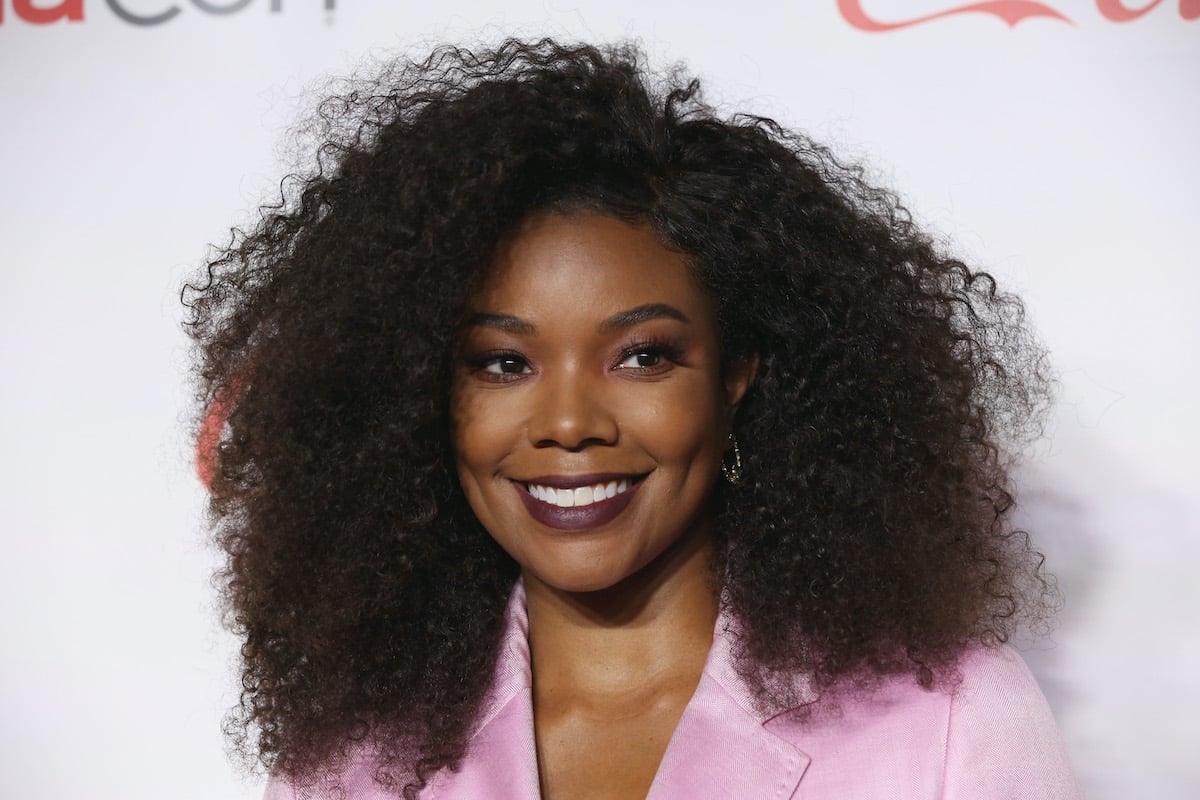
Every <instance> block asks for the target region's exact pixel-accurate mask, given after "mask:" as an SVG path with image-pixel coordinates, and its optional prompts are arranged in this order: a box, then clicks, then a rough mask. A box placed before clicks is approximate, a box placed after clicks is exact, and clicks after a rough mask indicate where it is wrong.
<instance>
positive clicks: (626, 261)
mask: <svg viewBox="0 0 1200 800" xmlns="http://www.w3.org/2000/svg"><path fill="white" fill-rule="evenodd" d="M648 303H666V304H669V305H672V306H676V307H679V308H680V309H681V310H683V311H685V313H687V314H688V316H689V317H691V316H692V315H693V314H695V315H697V316H699V317H701V318H705V319H710V318H712V317H713V315H714V310H713V303H712V298H711V297H710V295H709V292H708V291H707V290H706V289H705V288H704V287H703V286H702V285H701V284H700V282H699V281H698V280H697V279H696V276H695V274H694V272H693V270H692V268H691V266H690V265H689V264H688V260H687V257H686V256H684V255H683V254H681V253H678V252H676V251H674V250H671V249H669V248H667V247H665V246H664V245H663V244H662V243H661V242H660V241H659V239H658V236H657V235H656V234H655V232H654V229H653V228H651V227H650V226H649V225H648V224H634V223H629V222H625V221H623V220H620V219H617V218H615V217H611V216H607V215H604V214H600V213H595V212H586V213H576V214H570V215H563V214H545V215H539V216H535V217H532V218H531V219H529V220H527V221H526V222H525V223H524V224H523V225H522V226H521V227H520V228H518V229H517V230H516V231H515V232H514V233H513V234H511V235H509V236H508V237H506V238H505V239H504V240H503V241H502V242H501V243H500V246H499V247H498V248H497V250H496V254H495V256H494V258H493V260H492V263H491V264H490V266H489V268H488V270H487V272H486V274H485V275H484V277H483V280H482V282H481V284H480V286H479V288H478V290H477V291H476V292H475V293H474V294H473V296H472V298H471V303H470V306H471V310H473V311H491V312H503V313H506V314H513V315H516V316H520V317H523V318H528V319H531V321H536V320H534V319H533V318H536V317H542V316H559V315H573V316H587V315H589V314H594V315H598V316H607V315H609V314H611V313H615V312H617V311H621V310H625V309H628V308H633V307H636V306H640V305H645V304H648ZM692 318H693V319H695V317H692Z"/></svg>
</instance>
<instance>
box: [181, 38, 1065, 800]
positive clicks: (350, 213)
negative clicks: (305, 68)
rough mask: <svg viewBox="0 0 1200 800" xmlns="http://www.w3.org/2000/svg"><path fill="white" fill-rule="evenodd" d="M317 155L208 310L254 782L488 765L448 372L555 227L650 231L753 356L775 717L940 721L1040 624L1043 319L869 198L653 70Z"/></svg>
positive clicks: (548, 82) (398, 92)
mask: <svg viewBox="0 0 1200 800" xmlns="http://www.w3.org/2000/svg"><path fill="white" fill-rule="evenodd" d="M316 123H317V124H316V127H315V128H314V130H316V131H317V132H318V134H319V135H320V139H319V141H320V146H319V148H318V150H317V159H316V167H315V170H314V172H313V174H311V175H309V176H307V177H302V178H294V179H293V180H292V181H291V182H290V183H287V184H285V186H286V187H290V188H285V190H284V192H283V196H282V199H281V200H280V202H279V203H278V204H277V205H273V206H270V207H267V208H266V209H264V211H263V214H262V218H261V221H260V222H259V223H258V224H257V225H256V226H255V227H254V228H253V229H252V230H249V231H241V232H237V233H235V236H234V238H233V240H232V242H231V243H230V244H229V245H228V246H227V247H225V248H223V249H221V250H220V252H219V253H218V254H217V255H216V257H215V258H214V259H213V260H212V261H211V263H209V264H208V266H207V273H206V277H205V278H204V279H202V280H199V281H196V282H195V285H189V286H187V287H185V289H184V299H185V303H186V305H187V307H188V309H189V311H190V313H189V316H188V320H187V322H186V325H187V327H188V330H189V332H190V333H191V335H192V336H193V337H194V339H195V341H196V342H197V353H198V365H197V368H196V371H197V374H198V376H199V382H200V394H201V397H200V400H201V403H202V407H203V408H206V409H208V412H207V413H208V414H209V415H210V419H209V422H208V425H209V429H210V430H209V434H210V435H211V433H212V430H211V428H212V425H213V420H212V418H211V416H212V415H213V414H216V415H217V416H218V417H220V418H221V421H222V424H224V423H227V424H226V425H225V428H224V433H223V435H222V436H221V439H220V443H219V446H215V445H214V446H213V447H212V448H211V452H208V453H207V455H206V456H205V459H207V463H208V465H209V467H210V468H211V470H212V475H211V478H212V480H211V487H210V488H211V490H212V500H211V513H212V516H213V520H214V525H215V528H216V536H217V541H218V542H219V543H220V545H221V546H222V547H223V548H224V550H225V552H226V553H227V555H228V564H227V568H226V569H225V570H224V572H223V573H222V578H223V579H224V581H223V586H224V593H225V599H226V601H227V603H228V609H229V618H230V621H231V624H232V626H233V627H234V629H235V630H236V631H237V632H238V633H240V634H241V635H242V636H243V637H244V645H243V646H242V658H243V677H242V685H243V692H242V697H241V703H240V706H239V709H238V710H237V711H236V712H235V714H234V716H233V717H232V718H231V731H232V733H233V735H234V736H235V740H236V742H237V744H238V745H239V746H240V747H241V748H242V750H243V752H246V753H249V754H252V755H256V756H257V758H258V759H259V760H260V761H261V763H262V764H264V765H265V766H266V767H267V768H269V769H271V770H274V771H275V772H277V773H279V774H285V775H289V776H292V777H308V778H311V777H313V776H314V775H315V774H318V773H320V772H321V771H322V770H328V769H331V768H332V767H331V766H330V765H336V764H337V763H339V759H342V758H344V757H345V756H346V754H347V752H349V751H350V750H352V749H353V748H354V747H362V746H366V745H365V744H363V743H366V742H369V743H370V747H371V748H372V752H373V753H374V754H375V755H376V756H377V757H378V760H379V763H380V764H381V765H382V767H381V769H380V770H379V772H378V774H377V777H378V778H379V779H380V780H382V781H384V782H385V783H387V782H388V780H389V779H390V781H391V782H392V786H393V788H394V789H396V790H397V791H399V790H400V789H401V788H402V787H403V786H404V785H405V783H406V782H407V789H406V790H405V791H406V793H407V795H408V796H415V793H416V791H417V789H418V787H420V786H422V785H424V782H425V781H426V779H427V778H428V777H429V776H430V775H432V773H433V772H435V771H436V770H438V769H440V768H443V767H447V766H453V765H455V764H456V763H457V762H458V760H459V759H460V758H461V756H462V755H463V752H464V747H465V739H466V737H467V735H468V733H469V730H470V725H471V722H472V720H473V715H474V714H475V712H476V710H477V708H478V707H479V705H480V703H481V700H482V697H483V696H484V693H485V692H486V690H487V687H488V685H489V681H490V677H491V670H492V667H493V664H494V659H495V657H496V649H497V643H498V641H499V637H500V635H501V633H502V628H503V611H504V608H505V602H506V599H507V597H508V595H509V592H510V590H511V588H512V585H513V583H514V581H515V579H516V578H517V575H518V567H517V565H516V564H515V563H514V562H513V561H512V560H511V559H510V558H509V557H508V556H507V555H506V554H505V553H504V552H503V551H502V550H501V549H500V548H499V547H498V546H497V545H496V544H495V543H494V542H493V541H492V539H491V537H490V536H489V535H488V534H487V532H486V531H485V530H483V528H482V527H481V525H480V524H479V523H478V521H477V520H476V519H475V518H474V516H473V515H472V512H471V510H470V508H469V507H468V505H467V502H466V499H465V498H464V495H463V492H462V491H461V489H460V488H459V486H458V482H457V477H456V472H455V466H454V463H455V462H454V456H453V452H452V449H451V443H450V438H449V419H448V413H449V412H448V396H449V384H450V376H451V359H450V354H451V351H452V349H453V347H454V344H455V340H456V331H457V328H458V325H459V323H460V321H461V314H462V310H463V308H464V304H465V302H466V299H467V297H468V294H469V292H470V290H471V287H472V285H474V283H475V281H477V279H478V277H479V275H480V271H481V270H482V269H484V268H486V266H487V265H488V263H489V261H490V259H491V256H492V253H493V251H494V249H495V247H496V245H497V242H498V240H500V239H501V237H503V236H504V235H505V234H506V233H508V232H511V231H513V230H514V229H515V227H516V226H518V225H519V224H520V223H521V222H522V221H524V220H526V219H527V218H529V217H530V216H531V215H533V214H537V213H545V212H556V213H572V212H575V211H579V210H589V211H599V212H602V213H607V214H611V215H615V216H617V217H619V218H621V219H626V220H636V221H643V222H647V223H649V224H650V225H652V226H653V228H654V229H655V230H656V231H657V232H658V235H659V236H660V238H661V240H662V241H663V242H664V244H666V245H667V246H669V247H671V248H673V249H676V250H678V251H680V252H682V253H684V254H686V255H687V256H688V258H689V260H690V263H691V264H692V266H693V268H694V269H695V271H696V273H697V275H698V276H699V277H700V279H701V280H702V282H703V283H704V285H706V286H707V287H708V288H709V290H710V291H711V292H712V295H713V296H714V297H715V298H716V300H717V304H718V320H719V328H720V337H721V345H722V347H723V356H724V357H727V358H729V357H736V356H738V355H742V354H747V353H757V354H758V355H759V356H760V357H761V367H760V370H759V373H758V377H757V380H756V382H755V384H754V385H753V387H752V388H751V390H750V392H749V393H748V395H747V396H746V398H745V400H744V402H743V403H742V406H741V408H740V409H739V412H738V415H737V418H736V420H735V423H734V427H735V430H736V432H737V436H738V438H739V440H740V442H741V453H742V457H743V460H744V464H745V475H746V479H745V480H744V481H743V483H742V484H740V485H738V486H737V487H736V488H732V489H718V495H719V496H718V497H717V498H716V508H717V512H716V513H717V516H716V520H715V525H714V528H715V530H716V531H717V537H718V540H717V562H716V570H717V571H716V574H717V579H718V582H719V585H720V587H721V589H722V602H723V603H724V605H725V608H726V609H727V611H729V612H730V613H732V614H734V615H736V616H737V617H738V618H739V619H740V620H741V623H742V626H743V629H744V633H743V639H742V650H743V656H744V657H743V659H742V662H741V663H742V666H741V669H742V670H743V672H744V674H745V677H746V678H747V680H749V681H751V685H752V686H754V687H755V688H756V689H757V690H758V691H759V692H760V696H765V695H766V694H769V693H770V692H772V691H775V689H773V688H772V687H775V686H778V685H780V682H779V681H777V680H773V679H772V676H776V677H778V676H779V675H781V674H782V675H789V674H796V673H803V674H805V675H807V676H810V679H811V680H812V681H813V682H814V684H815V685H817V686H818V687H825V688H827V689H828V688H831V687H833V688H836V687H837V686H841V685H847V681H850V682H854V681H861V679H863V677H864V676H867V677H869V676H872V675H874V676H882V675H890V674H899V673H904V672H909V673H912V674H913V675H914V676H915V678H916V680H918V681H919V682H920V683H922V684H923V685H926V686H930V685H933V684H935V683H938V682H939V681H940V680H942V679H943V677H945V676H947V675H950V674H952V672H953V667H954V664H955V659H956V657H957V656H958V655H959V654H961V653H962V652H963V650H964V649H965V648H967V647H969V646H972V645H974V644H977V643H984V644H989V643H996V642H1000V641H1004V640H1006V639H1007V638H1008V637H1009V636H1010V635H1011V634H1012V632H1013V630H1014V627H1015V626H1016V625H1017V624H1018V621H1019V620H1022V619H1028V618H1030V617H1033V618H1036V619H1043V618H1044V616H1045V614H1046V612H1047V610H1048V608H1049V606H1050V605H1051V603H1052V600H1053V593H1052V586H1051V584H1050V583H1049V582H1048V580H1047V578H1046V577H1045V576H1044V575H1043V574H1042V572H1041V560H1042V559H1041V557H1040V555H1039V554H1038V553H1037V552H1035V551H1034V550H1032V549H1031V547H1030V545H1029V541H1028V537H1027V536H1026V535H1025V534H1024V533H1023V532H1021V531H1016V530H1014V529H1013V528H1012V526H1011V523H1010V522H1009V512H1010V510H1011V509H1012V507H1013V497H1012V495H1011V494H1010V482H1009V475H1008V467H1009V459H1008V458H1007V456H1006V453H1008V452H1010V451H1011V450H1012V445H1013V443H1014V441H1019V440H1020V439H1021V438H1022V437H1023V436H1024V435H1026V434H1027V433H1028V432H1029V431H1030V430H1031V427H1030V426H1034V428H1033V429H1036V424H1037V419H1038V414H1039V412H1040V411H1041V410H1042V408H1043V406H1044V400H1045V398H1046V397H1047V391H1046V386H1047V375H1046V371H1045V367H1044V361H1043V358H1042V353H1041V351H1040V350H1039V348H1038V347H1037V345H1036V343H1035V342H1034V341H1033V340H1032V338H1031V337H1030V336H1029V334H1028V328H1027V326H1026V325H1025V322H1024V319H1023V308H1022V305H1021V303H1020V302H1019V300H1017V299H1016V298H1015V297H1013V296H1012V295H1010V294H1006V293H1003V292H1000V291H998V289H997V287H996V283H995V281H994V280H993V279H992V277H990V276H989V275H987V274H986V273H983V272H977V271H972V270H971V269H969V268H968V267H967V266H965V265H964V264H963V263H961V262H960V261H958V260H955V259H954V258H952V257H948V256H947V255H945V254H944V253H943V252H941V250H940V248H939V247H938V246H937V245H935V244H934V242H933V241H932V240H931V239H930V238H928V237H927V236H925V235H923V234H922V233H921V232H920V231H918V230H917V229H916V228H915V227H914V225H913V223H912V221H911V218H910V216H909V214H908V213H907V212H906V211H905V209H904V208H903V206H902V205H901V204H900V203H899V202H898V200H897V199H896V198H895V197H894V196H893V195H892V194H890V193H887V192H884V191H881V190H878V189H875V188H872V186H870V185H869V184H868V183H867V182H866V181H865V180H864V178H863V171H862V170H861V169H860V168H857V167H853V166H846V165H845V164H843V163H841V162H839V161H838V160H836V159H835V158H834V157H833V156H832V155H831V154H830V153H829V152H828V151H827V150H826V149H825V148H823V147H821V146H819V145H817V144H814V143H813V142H812V141H810V140H809V139H807V138H806V137H804V136H803V135H800V134H797V133H793V132H789V131H787V130H784V129H782V128H781V127H780V126H779V125H777V124H776V123H775V122H773V121H772V120H770V119H765V118H762V117H756V116H740V115H739V116H733V117H730V118H725V117H722V116H720V115H719V114H718V113H717V112H716V111H715V110H714V109H713V108H711V107H710V106H708V105H706V104H705V102H704V101H703V99H702V98H701V95H700V91H699V84H698V82H697V81H695V80H691V79H688V78H687V77H685V76H683V74H682V73H681V72H680V71H679V70H676V71H675V72H674V73H671V74H670V75H669V76H668V77H665V78H659V79H655V78H652V77H649V71H648V70H647V68H646V66H645V64H644V61H643V57H642V56H641V54H640V53H639V52H638V50H637V49H636V48H634V47H631V46H618V47H610V48H595V47H590V46H563V45H560V44H557V43H555V42H553V41H549V40H544V41H540V42H536V43H522V42H517V41H508V42H505V43H503V44H502V45H500V46H499V47H498V48H496V49H492V50H486V51H482V52H471V51H468V50H463V49H457V48H453V47H446V48H441V49H438V50H436V51H435V52H434V53H433V55H432V56H430V57H429V58H428V59H427V60H425V61H424V62H422V63H412V62H400V63H397V64H394V65H393V66H391V67H388V68H386V69H384V70H383V71H382V74H379V75H377V76H376V77H375V78H373V79H371V80H368V81H363V80H357V81H351V82H349V83H348V84H347V86H346V88H345V90H344V91H342V92H340V93H339V95H338V96H337V97H336V98H335V99H332V100H328V101H326V102H324V103H323V104H322V105H321V106H320V107H319V112H318V114H317V117H316ZM213 409H218V411H214V410H213ZM221 409H223V410H221ZM202 419H203V417H202ZM201 439H202V440H203V439H204V436H201ZM356 743H360V744H356ZM389 776H390V778H389Z"/></svg>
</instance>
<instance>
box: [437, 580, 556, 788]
mask: <svg viewBox="0 0 1200 800" xmlns="http://www.w3.org/2000/svg"><path fill="white" fill-rule="evenodd" d="M506 617H507V620H506V626H505V631H504V638H503V639H502V640H501V643H500V648H501V649H500V655H499V656H498V658H497V659H496V671H495V676H494V677H493V679H492V687H491V690H490V691H489V693H488V697H487V700H486V701H484V705H483V708H482V709H480V715H479V720H478V722H476V724H475V732H474V733H472V734H471V739H470V742H469V744H468V745H467V753H466V755H465V756H464V757H463V760H462V763H461V764H460V765H459V769H458V771H457V772H451V771H450V770H442V771H441V772H439V773H438V774H437V775H436V776H435V777H434V779H433V780H432V781H431V783H430V787H429V790H428V791H427V793H422V797H425V796H428V797H429V798H431V800H483V799H484V798H504V800H538V798H539V797H540V795H541V790H540V788H539V786H538V771H537V745H536V744H535V743H534V740H533V675H532V672H531V670H530V661H529V616H528V614H527V613H526V611H525V586H524V584H522V583H521V581H517V584H516V586H514V587H513V592H512V596H511V597H510V598H509V600H508V610H507V612H506Z"/></svg>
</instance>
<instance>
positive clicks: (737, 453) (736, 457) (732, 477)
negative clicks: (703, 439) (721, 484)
mask: <svg viewBox="0 0 1200 800" xmlns="http://www.w3.org/2000/svg"><path fill="white" fill-rule="evenodd" d="M729 443H730V444H731V445H732V449H733V463H732V464H730V463H728V461H727V458H726V456H728V455H729V451H728V450H726V451H725V454H724V455H722V456H721V474H722V475H724V476H725V480H727V481H729V482H730V483H731V484H733V485H734V486H736V485H737V484H739V483H741V482H742V451H741V450H739V449H738V442H737V437H736V436H734V435H733V434H732V433H731V434H729Z"/></svg>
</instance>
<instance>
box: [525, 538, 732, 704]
mask: <svg viewBox="0 0 1200 800" xmlns="http://www.w3.org/2000/svg"><path fill="white" fill-rule="evenodd" d="M525 593H526V602H527V607H528V612H529V644H530V651H531V657H532V667H533V674H534V692H535V697H541V698H550V697H554V696H559V697H561V696H564V695H569V696H575V697H587V696H591V697H604V696H619V695H623V694H627V693H628V692H629V691H630V689H631V688H633V687H639V688H642V689H644V688H645V687H647V686H652V685H654V684H656V683H668V682H677V681H680V680H688V679H691V680H693V685H694V680H698V678H699V675H700V672H701V670H702V669H703V666H704V661H705V659H706V658H707V656H708V651H709V649H710V648H711V646H712V636H713V628H714V626H715V624H716V617H717V592H716V589H715V581H714V579H713V575H712V539H711V536H708V535H702V536H696V537H690V538H689V539H688V540H686V541H683V542H680V543H678V545H677V546H676V547H674V548H672V549H671V550H668V551H667V552H666V553H663V554H662V555H661V556H660V557H659V558H658V559H656V561H655V562H654V563H652V564H651V565H649V566H647V567H646V568H645V569H642V570H640V571H639V572H638V573H637V574H635V575H632V576H630V577H628V578H626V579H625V580H623V581H621V582H620V583H619V584H616V585H615V586H612V587H609V588H607V589H604V590H602V591H597V592H586V593H572V592H563V591H560V590H557V589H555V588H554V587H552V586H549V585H547V584H545V583H542V582H541V581H539V580H537V579H536V577H533V576H530V575H526V576H525Z"/></svg>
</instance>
